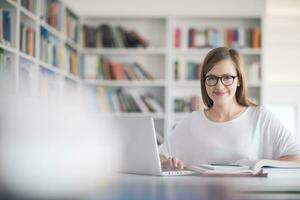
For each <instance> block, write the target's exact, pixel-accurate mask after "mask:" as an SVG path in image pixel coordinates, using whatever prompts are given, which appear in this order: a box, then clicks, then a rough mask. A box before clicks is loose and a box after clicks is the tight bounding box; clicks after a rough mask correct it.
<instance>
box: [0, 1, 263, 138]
mask: <svg viewBox="0 0 300 200" xmlns="http://www.w3.org/2000/svg"><path fill="white" fill-rule="evenodd" d="M0 5H1V11H3V10H8V11H9V13H10V16H9V17H10V24H11V28H10V32H11V34H10V38H9V40H10V41H9V42H7V41H4V40H3V39H2V38H3V37H0V38H1V40H0V41H1V42H0V49H1V50H0V52H1V53H0V61H1V63H6V64H5V65H6V66H8V65H9V66H10V67H2V66H4V64H1V65H2V66H1V70H3V71H7V73H8V74H10V75H9V76H7V77H6V79H10V81H11V82H12V83H14V84H12V85H13V86H12V87H13V88H14V91H16V92H20V93H22V91H24V90H28V91H30V94H33V95H43V96H47V97H49V98H53V99H63V98H66V94H65V91H78V92H81V91H82V90H81V89H83V91H84V92H85V93H86V94H87V95H88V96H89V97H90V98H89V102H88V103H89V104H90V105H89V106H92V108H93V109H95V110H98V111H99V113H100V114H101V115H105V116H124V115H125V116H127V115H129V116H130V115H136V116H151V117H153V118H154V120H155V125H156V129H157V131H158V132H159V133H160V134H161V135H162V136H167V135H168V134H169V133H170V131H171V129H172V127H173V126H174V124H175V123H176V122H177V121H179V120H181V119H182V118H183V117H184V116H186V115H187V114H188V113H189V112H190V111H191V110H194V109H197V108H199V107H200V108H201V106H202V105H201V103H200V102H201V96H200V81H199V80H198V77H197V76H195V74H196V73H195V72H196V71H195V70H197V68H199V67H200V66H201V62H202V60H203V59H204V56H205V55H206V54H207V52H208V51H209V50H210V49H211V48H212V47H215V46H222V45H226V46H233V47H235V48H236V49H238V50H239V52H240V53H241V54H242V55H243V57H244V60H245V63H246V66H245V70H246V75H247V77H248V84H249V94H250V97H251V98H252V99H253V100H254V101H255V102H257V103H259V104H263V103H264V102H263V88H264V68H263V62H262V61H263V49H262V48H261V43H262V39H263V38H262V35H263V20H262V17H261V16H259V15H254V16H249V15H246V16H245V15H241V16H236V15H233V16H230V15H228V14H226V15H224V17H222V15H221V14H218V15H217V16H213V15H211V16H206V15H199V16H126V17H124V16H118V15H115V16H114V15H110V16H99V17H97V18H95V17H93V18H89V17H79V16H77V15H76V13H75V12H73V11H72V10H71V9H70V8H69V7H68V6H67V5H66V4H65V3H64V2H63V0H42V1H37V0H17V1H12V0H4V1H1V3H0ZM15 25H16V26H15ZM108 32H109V33H110V34H108ZM108 35H111V36H110V37H109V36H108ZM236 35H241V37H240V39H237V37H236ZM0 36H2V35H0ZM103 37H105V38H106V39H105V41H104V40H103V39H101V38H103ZM107 37H108V38H107ZM23 38H25V40H24V39H23ZM120 38H121V39H122V38H123V40H121V39H120ZM124 38H125V39H124ZM220 38H225V39H220ZM241 38H242V39H241ZM243 38H244V39H243ZM249 38H250V39H249ZM111 40H114V41H113V42H112V41H111ZM28 41H30V42H28ZM107 41H109V42H107ZM253 41H256V42H253ZM257 41H258V42H257ZM7 63H9V64H7ZM7 81H8V80H7ZM21 82H22V83H24V84H20V83H21ZM57 97H58V98H57ZM67 98H70V99H72V95H71V96H69V97H67ZM175 109H176V110H175Z"/></svg>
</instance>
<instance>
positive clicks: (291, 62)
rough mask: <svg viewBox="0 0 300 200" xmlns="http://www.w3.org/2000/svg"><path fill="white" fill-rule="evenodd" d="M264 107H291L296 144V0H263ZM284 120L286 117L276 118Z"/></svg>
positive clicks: (299, 38)
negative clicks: (264, 0)
mask: <svg viewBox="0 0 300 200" xmlns="http://www.w3.org/2000/svg"><path fill="white" fill-rule="evenodd" d="M264 44H265V46H264V47H265V48H264V50H265V66H266V74H265V75H266V84H267V85H266V88H265V102H266V104H274V103H275V104H292V105H294V106H295V109H296V111H297V116H296V119H295V122H296V128H295V129H296V134H297V137H298V141H300V117H299V116H300V59H299V58H300V1H299V0H285V1H282V0H267V1H266V20H265V38H264ZM278 117H279V118H288V117H289V116H278Z"/></svg>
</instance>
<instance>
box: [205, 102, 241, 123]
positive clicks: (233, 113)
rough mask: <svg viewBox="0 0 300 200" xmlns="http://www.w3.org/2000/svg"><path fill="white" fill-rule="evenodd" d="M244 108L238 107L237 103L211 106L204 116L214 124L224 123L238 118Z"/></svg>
mask: <svg viewBox="0 0 300 200" xmlns="http://www.w3.org/2000/svg"><path fill="white" fill-rule="evenodd" d="M245 110H246V107H244V106H241V105H239V104H238V103H237V102H230V103H228V104H222V105H213V107H211V108H210V109H209V110H207V111H206V113H205V114H206V116H207V117H208V118H209V119H210V120H212V121H215V122H226V121H230V120H232V119H234V118H236V117H238V116H239V115H240V114H241V113H242V112H244V111H245Z"/></svg>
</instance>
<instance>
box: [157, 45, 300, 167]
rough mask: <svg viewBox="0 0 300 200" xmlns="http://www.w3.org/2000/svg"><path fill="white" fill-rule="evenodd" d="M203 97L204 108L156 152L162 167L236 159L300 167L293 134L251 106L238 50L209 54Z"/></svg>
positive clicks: (267, 113)
mask: <svg viewBox="0 0 300 200" xmlns="http://www.w3.org/2000/svg"><path fill="white" fill-rule="evenodd" d="M201 93H202V100H203V103H204V105H205V106H206V108H205V109H204V110H203V111H196V112H193V113H191V114H190V115H189V116H188V117H187V118H186V119H184V120H183V121H182V122H181V123H180V124H178V125H177V127H176V128H175V130H174V132H173V134H171V136H170V138H168V139H167V140H166V141H165V143H164V144H163V145H161V146H160V153H161V156H160V158H161V163H162V167H165V168H179V169H181V168H184V166H188V165H200V164H203V163H233V162H236V161H238V160H240V159H250V160H260V159H278V160H289V161H295V162H299V160H300V159H299V157H300V145H299V144H296V142H295V139H294V138H293V136H292V134H291V133H290V132H289V131H288V130H287V129H286V128H285V127H284V126H283V125H282V124H281V122H280V121H279V120H278V119H276V118H275V116H274V115H273V114H272V113H271V112H270V111H268V110H267V109H265V108H264V107H261V106H257V105H255V104H254V103H252V102H251V101H250V100H249V98H248V94H247V84H246V79H245V73H244V67H243V61H242V58H241V56H240V55H239V53H238V52H237V51H236V50H234V49H231V48H227V47H220V48H215V49H213V50H211V51H210V52H209V53H208V54H207V56H206V57H205V59H204V62H203V66H202V69H201Z"/></svg>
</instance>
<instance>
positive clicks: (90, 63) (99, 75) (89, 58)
mask: <svg viewBox="0 0 300 200" xmlns="http://www.w3.org/2000/svg"><path fill="white" fill-rule="evenodd" d="M84 79H86V80H154V79H155V78H154V76H153V75H152V74H151V73H149V72H148V71H147V70H145V69H144V68H143V67H142V66H141V65H140V64H139V63H137V62H133V63H128V62H127V63H121V62H118V61H114V60H112V59H109V58H103V57H101V56H96V55H86V56H85V58H84Z"/></svg>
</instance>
